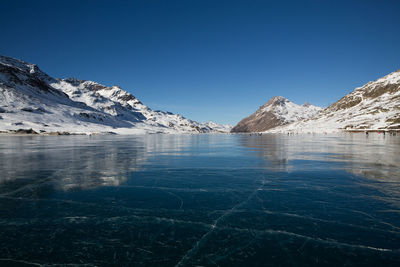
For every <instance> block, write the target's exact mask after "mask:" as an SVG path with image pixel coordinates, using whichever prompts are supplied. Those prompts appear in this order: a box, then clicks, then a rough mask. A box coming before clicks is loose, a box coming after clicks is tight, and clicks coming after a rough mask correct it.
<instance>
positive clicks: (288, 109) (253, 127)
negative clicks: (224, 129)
mask: <svg viewBox="0 0 400 267" xmlns="http://www.w3.org/2000/svg"><path fill="white" fill-rule="evenodd" d="M321 110H322V108H320V107H316V106H313V105H311V104H309V103H305V104H303V105H301V106H299V105H297V104H295V103H293V102H291V101H290V100H288V99H286V98H284V97H281V96H275V97H272V98H271V99H270V100H269V101H268V102H267V103H265V104H264V105H262V106H261V107H260V108H259V109H258V110H257V111H256V112H255V113H253V114H252V115H250V116H249V117H247V118H244V119H243V120H241V121H240V122H239V123H238V124H237V125H236V126H235V127H233V128H232V130H231V132H233V133H238V132H263V131H267V130H269V129H272V128H275V127H277V126H281V125H286V124H289V123H292V122H295V121H298V120H302V119H305V118H311V117H313V116H315V115H316V114H317V113H319V112H320V111H321Z"/></svg>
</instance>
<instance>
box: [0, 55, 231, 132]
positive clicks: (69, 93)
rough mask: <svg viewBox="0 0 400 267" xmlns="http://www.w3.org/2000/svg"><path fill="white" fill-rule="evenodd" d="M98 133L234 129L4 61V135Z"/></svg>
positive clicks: (0, 116)
mask: <svg viewBox="0 0 400 267" xmlns="http://www.w3.org/2000/svg"><path fill="white" fill-rule="evenodd" d="M30 128H32V129H33V130H34V131H36V132H61V131H62V132H70V133H93V132H97V133H100V132H114V133H120V134H135V133H155V132H162V133H210V132H229V131H230V128H231V127H230V126H229V125H220V124H215V123H212V122H209V123H198V122H196V121H192V120H189V119H186V118H184V117H182V116H180V115H178V114H173V113H169V112H163V111H154V110H152V109H150V108H148V107H147V106H145V105H144V104H142V103H141V102H140V101H139V100H138V99H137V98H135V97H134V96H133V95H131V94H130V93H128V92H126V91H124V90H122V89H121V88H120V87H118V86H111V87H107V86H104V85H101V84H98V83H96V82H92V81H82V80H77V79H71V78H70V79H54V78H52V77H50V76H48V75H47V74H45V73H44V72H42V71H41V70H40V69H39V68H38V67H37V66H36V65H34V64H30V63H26V62H23V61H21V60H17V59H13V58H9V57H4V56H0V131H9V130H17V129H30Z"/></svg>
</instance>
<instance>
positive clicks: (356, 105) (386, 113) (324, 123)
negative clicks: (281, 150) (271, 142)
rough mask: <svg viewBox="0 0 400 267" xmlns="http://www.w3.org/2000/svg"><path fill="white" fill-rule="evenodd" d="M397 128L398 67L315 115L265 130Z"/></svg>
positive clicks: (399, 109)
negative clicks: (396, 69)
mask: <svg viewBox="0 0 400 267" xmlns="http://www.w3.org/2000/svg"><path fill="white" fill-rule="evenodd" d="M380 129H385V130H390V129H400V70H398V71H396V72H393V73H390V74H389V75H387V76H385V77H383V78H380V79H378V80H376V81H374V82H369V83H367V84H365V85H364V86H362V87H358V88H356V89H355V90H354V91H353V92H351V93H350V94H348V95H346V96H344V97H343V98H341V99H340V100H339V101H337V102H336V103H334V104H332V105H330V106H329V107H327V108H326V109H325V110H323V111H322V112H321V113H319V114H318V115H317V116H315V117H313V118H311V119H306V120H302V121H298V122H294V123H292V124H289V125H286V126H282V127H277V128H275V129H271V130H269V131H268V132H274V133H281V132H298V133H307V132H312V133H323V132H339V131H343V130H347V131H349V130H380Z"/></svg>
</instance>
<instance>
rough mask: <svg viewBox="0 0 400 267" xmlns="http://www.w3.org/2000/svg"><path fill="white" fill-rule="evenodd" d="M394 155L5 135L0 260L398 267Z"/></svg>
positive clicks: (316, 142) (357, 138)
mask: <svg viewBox="0 0 400 267" xmlns="http://www.w3.org/2000/svg"><path fill="white" fill-rule="evenodd" d="M399 146H400V137H399V136H389V135H387V136H383V135H378V134H370V135H369V136H368V137H366V136H365V135H364V134H343V135H316V136H313V135H296V136H293V135H290V136H287V135H280V136H279V135H263V136H247V135H193V136H191V135H141V136H140V135H138V136H92V137H89V136H38V137H18V136H3V137H2V138H0V169H1V170H2V174H1V176H0V236H1V238H0V265H2V266H3V265H4V266H7V265H18V264H20V265H22V264H31V265H33V266H34V265H57V264H59V265H66V264H71V265H86V266H99V265H118V266H134V265H135V266H137V265H145V266H159V265H163V266H196V265H197V266H205V265H219V266H227V265H234V266H254V265H259V266H261V265H262V266H265V265H270V266H277V265H297V266H317V265H318V266H320V265H321V264H322V265H330V266H341V265H344V264H348V265H369V266H374V265H375V266H376V265H378V264H379V265H381V264H382V265H385V266H396V265H398V264H399V263H400V253H399V249H400V202H399V200H400V181H399V178H400V171H399V170H400V168H399V162H400V159H399V154H398V151H399ZM28 266H29V265H28Z"/></svg>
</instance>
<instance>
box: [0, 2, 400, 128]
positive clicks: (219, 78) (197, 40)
mask: <svg viewBox="0 0 400 267" xmlns="http://www.w3.org/2000/svg"><path fill="white" fill-rule="evenodd" d="M0 10H1V16H0V23H1V31H0V54H2V55H6V56H11V57H15V58H20V59H23V60H25V61H28V62H32V63H36V64H38V65H39V67H40V68H41V69H42V70H44V71H45V72H47V73H48V74H50V75H51V76H54V77H61V78H65V77H76V78H80V79H84V80H94V81H97V82H100V83H103V84H105V85H120V86H121V87H122V88H123V89H125V90H127V91H129V92H130V93H132V94H133V95H135V96H136V97H138V98H139V99H140V100H141V101H142V102H143V103H145V104H146V105H148V106H149V107H151V108H153V109H163V110H167V111H171V112H174V113H180V114H182V115H184V116H185V117H188V118H191V119H194V120H198V121H208V120H213V121H216V122H220V123H230V124H235V123H236V122H238V121H239V120H240V119H242V118H243V117H245V116H248V115H249V114H251V113H252V112H254V111H255V110H256V109H257V108H258V106H260V105H262V104H263V103H265V102H266V101H267V100H268V99H269V98H270V97H272V96H275V95H282V96H284V97H287V98H289V99H290V100H292V101H294V102H295V103H298V104H302V103H304V102H306V101H308V102H311V103H312V104H315V105H320V106H327V105H329V104H330V103H333V102H335V101H336V100H338V99H339V98H341V97H342V96H343V95H345V94H347V93H349V92H350V91H352V90H353V89H354V87H357V86H361V85H363V84H364V83H366V82H368V81H370V80H375V79H377V78H379V77H381V76H384V75H386V74H388V73H390V72H392V71H394V70H397V69H399V68H400V18H399V14H400V1H384V0H383V1H366V0H362V1H350V0H348V1H324V0H319V1H266V0H265V1H251V0H247V1H234V0H227V1H219V0H186V1H173V0H160V1H152V0H144V1H73V0H68V1H59V0H57V1H56V0H53V1H18V0H12V1H11V0H1V2H0Z"/></svg>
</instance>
